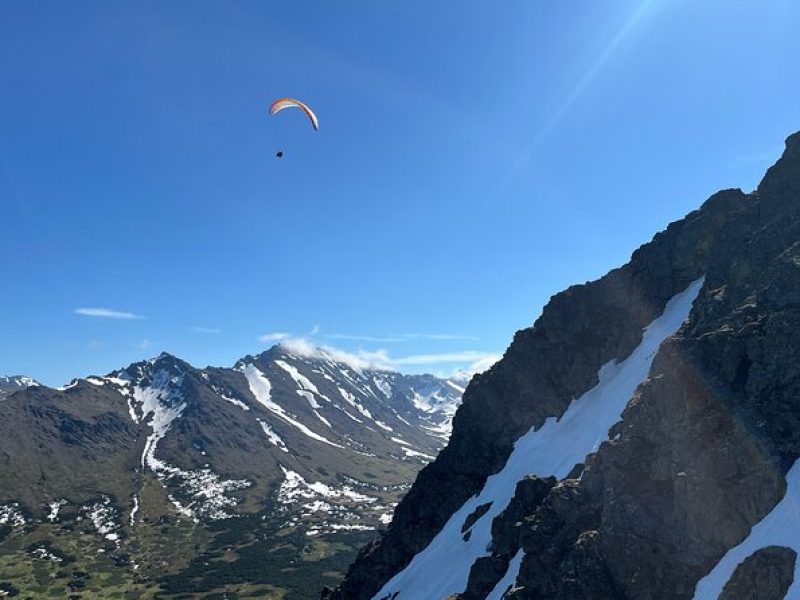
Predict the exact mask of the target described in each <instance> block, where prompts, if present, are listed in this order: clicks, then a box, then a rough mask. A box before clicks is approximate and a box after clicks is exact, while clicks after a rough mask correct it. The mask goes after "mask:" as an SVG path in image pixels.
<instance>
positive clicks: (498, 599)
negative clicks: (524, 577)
mask: <svg viewBox="0 0 800 600" xmlns="http://www.w3.org/2000/svg"><path fill="white" fill-rule="evenodd" d="M524 556H525V552H523V550H522V548H520V549H519V550H518V551H517V553H516V554H515V555H514V558H512V559H511V562H510V563H508V570H507V571H506V574H505V575H503V578H502V579H501V580H500V581H498V582H497V585H496V586H494V589H493V590H492V591H491V592H489V595H488V596H486V600H502V598H503V596H504V595H505V593H506V592H507V591H508V588H510V587H511V586H512V585H514V584H515V583H517V577H518V576H519V568H520V566H522V558H523V557H524Z"/></svg>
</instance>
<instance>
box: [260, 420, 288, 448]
mask: <svg viewBox="0 0 800 600" xmlns="http://www.w3.org/2000/svg"><path fill="white" fill-rule="evenodd" d="M256 421H258V423H259V425H261V429H263V430H264V434H265V435H266V436H267V439H268V440H269V441H270V443H271V444H273V445H275V446H277V447H278V448H280V449H281V450H283V451H284V452H289V449H288V448H287V447H286V443H285V442H284V441H283V440H282V439H281V436H279V435H278V434H277V433H275V431H274V430H273V429H272V427H270V426H269V423H267V422H266V421H262V420H261V419H256Z"/></svg>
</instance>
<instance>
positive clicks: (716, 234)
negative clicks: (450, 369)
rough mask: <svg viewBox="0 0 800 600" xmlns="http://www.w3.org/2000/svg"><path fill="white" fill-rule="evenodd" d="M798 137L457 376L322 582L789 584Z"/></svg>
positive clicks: (399, 590) (799, 307)
mask: <svg viewBox="0 0 800 600" xmlns="http://www.w3.org/2000/svg"><path fill="white" fill-rule="evenodd" d="M798 357H800V133H798V134H795V135H793V136H791V137H789V138H788V139H787V142H786V150H785V152H784V154H783V156H782V157H781V159H780V160H779V161H778V162H777V163H776V164H775V165H774V166H773V167H771V168H770V169H769V170H768V172H767V174H766V175H765V177H764V179H763V180H762V182H761V183H760V185H759V186H758V189H757V190H755V191H754V192H752V193H749V194H745V193H743V192H742V191H741V190H725V191H722V192H719V193H717V194H715V195H714V196H712V197H711V198H709V199H708V200H707V201H706V202H705V203H704V204H703V205H702V207H701V208H700V209H698V210H696V211H694V212H692V213H690V214H689V215H687V216H686V217H685V218H684V219H682V220H680V221H677V222H675V223H672V224H670V225H669V227H668V228H667V229H666V230H665V231H663V232H660V233H658V234H657V235H656V236H655V238H654V239H653V240H652V241H651V242H650V243H648V244H645V245H644V246H642V247H641V248H639V249H638V250H636V252H634V253H633V256H632V257H631V260H630V262H628V263H627V264H626V265H624V266H623V267H621V268H619V269H614V270H613V271H611V272H609V273H608V274H607V275H605V276H604V277H602V278H600V279H599V280H597V281H593V282H590V283H586V284H584V285H576V286H573V287H571V288H569V289H567V290H566V291H564V292H562V293H560V294H557V295H556V296H554V297H553V298H552V299H551V300H550V302H549V303H548V304H547V306H546V307H545V308H544V311H543V313H542V315H541V316H540V317H539V318H538V319H537V320H536V322H535V324H534V325H533V327H531V328H528V329H525V330H522V331H519V332H517V334H516V335H515V336H514V340H513V342H512V343H511V345H510V346H509V348H508V350H507V351H506V353H505V355H504V357H503V358H502V360H500V361H499V362H498V363H496V364H495V365H494V366H493V367H492V368H491V369H490V370H489V371H487V372H485V373H482V374H481V375H479V376H477V377H476V378H474V379H473V380H472V381H471V383H470V385H469V387H468V388H467V390H466V392H465V395H464V402H463V404H462V405H461V407H460V408H459V409H458V412H457V413H456V416H455V420H454V428H453V435H452V436H451V438H450V441H449V443H448V445H447V447H446V448H445V449H443V450H442V452H441V453H439V455H438V456H437V459H436V460H435V461H434V462H432V463H431V464H430V465H428V466H427V467H426V468H425V469H423V470H422V471H421V472H420V474H419V476H418V477H417V479H416V481H415V483H414V485H413V487H412V489H411V490H410V491H409V493H408V494H407V495H406V496H405V497H404V499H403V500H402V501H401V503H400V505H399V506H398V507H397V509H396V511H395V514H394V518H393V521H392V523H391V524H390V526H389V527H388V528H387V530H385V531H384V532H382V533H381V534H380V535H379V536H377V538H376V539H374V540H373V541H372V542H371V543H370V544H369V545H367V546H365V548H363V549H362V551H361V553H360V554H359V557H358V559H357V560H356V562H355V563H354V564H353V565H352V566H351V568H350V569H349V571H348V575H347V577H346V578H345V580H344V581H343V582H342V584H341V585H340V586H339V587H338V588H337V589H334V590H327V591H326V592H325V594H324V597H325V598H327V599H329V600H366V599H369V598H374V599H377V600H385V599H387V598H391V599H392V600H416V599H418V598H425V599H426V600H427V599H430V600H441V599H442V598H445V597H447V598H463V599H464V600H467V599H469V600H478V599H485V598H488V599H490V600H500V599H501V598H505V599H511V598H515V599H517V598H518V599H523V598H537V599H551V600H581V599H600V598H602V599H618V600H623V599H642V600H646V599H653V598H674V599H687V600H688V599H690V598H696V599H698V600H705V599H711V598H714V599H716V598H723V599H728V598H776V599H778V598H784V597H786V598H797V597H800V576H798V573H800V571H798V566H797V553H798V552H800V533H798V532H800V511H798V498H800V492H798V485H797V483H798V480H800V479H799V478H800V461H798V458H800V418H799V417H798V415H800V362H799V361H798Z"/></svg>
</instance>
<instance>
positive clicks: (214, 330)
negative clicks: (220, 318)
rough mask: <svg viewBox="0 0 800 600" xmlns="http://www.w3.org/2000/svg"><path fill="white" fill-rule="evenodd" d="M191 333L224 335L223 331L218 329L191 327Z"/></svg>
mask: <svg viewBox="0 0 800 600" xmlns="http://www.w3.org/2000/svg"><path fill="white" fill-rule="evenodd" d="M189 331H194V332H195V333H222V329H219V328H217V327H189Z"/></svg>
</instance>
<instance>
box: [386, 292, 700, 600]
mask: <svg viewBox="0 0 800 600" xmlns="http://www.w3.org/2000/svg"><path fill="white" fill-rule="evenodd" d="M703 281H704V278H700V279H698V280H696V281H694V282H693V283H692V284H691V285H689V287H688V288H687V289H686V290H684V291H683V292H681V293H680V294H677V295H676V296H675V297H673V298H672V299H671V300H670V301H669V302H668V303H667V305H666V307H665V308H664V312H663V314H662V315H661V316H660V317H658V318H657V319H655V320H654V321H653V322H652V323H650V325H648V326H647V327H646V328H645V330H644V333H643V335H642V341H641V342H640V344H639V346H638V347H637V348H636V349H635V350H634V351H633V352H632V353H631V354H630V356H629V357H628V358H626V359H625V360H624V361H623V362H621V363H619V364H617V363H615V362H613V361H610V362H608V363H606V364H605V365H603V366H602V367H601V368H600V372H599V375H598V379H599V381H598V383H597V385H596V386H595V387H593V388H592V389H590V390H589V391H587V392H586V393H585V394H583V395H582V396H581V397H580V398H578V399H577V400H573V401H572V403H571V404H570V405H569V407H568V408H567V410H566V412H565V413H564V414H563V416H562V417H561V418H559V419H557V418H555V417H550V418H548V419H547V420H546V421H545V423H544V424H543V425H542V426H541V427H540V428H539V429H537V430H534V429H531V430H530V431H528V433H526V434H525V435H523V436H522V437H520V438H519V439H518V440H517V441H516V443H515V444H514V450H513V451H512V453H511V455H510V456H509V458H508V461H507V462H506V465H505V466H504V467H503V469H502V470H501V471H500V472H498V473H496V474H494V475H492V476H491V477H489V478H488V479H487V480H486V484H485V485H484V487H483V489H482V490H481V492H480V493H479V494H477V495H476V496H473V497H472V498H470V499H469V500H467V502H465V503H464V505H463V506H462V507H461V508H460V509H459V510H458V511H456V512H455V513H454V514H453V515H452V516H451V517H450V519H449V521H448V522H447V523H446V524H445V526H444V527H443V528H442V530H441V531H440V532H439V533H438V534H437V535H436V537H435V538H434V539H433V540H432V541H431V543H430V544H429V545H428V546H427V548H425V549H424V550H423V551H422V552H420V553H418V554H417V555H416V556H415V557H414V558H413V560H412V561H411V563H410V564H409V565H408V566H407V567H406V568H405V569H404V570H402V571H400V572H399V573H398V574H397V575H395V576H394V577H393V578H392V579H391V580H390V581H389V582H387V583H386V585H384V587H383V588H382V589H381V590H380V591H379V592H378V593H377V594H376V595H375V599H380V598H386V597H390V598H394V594H398V596H397V597H398V599H400V600H403V599H407V600H416V599H417V598H446V597H447V596H449V595H451V594H455V593H460V592H463V591H464V590H465V589H466V586H467V579H468V577H469V571H470V568H471V567H472V565H473V563H474V562H475V561H476V560H477V559H478V558H480V557H482V556H487V555H488V554H489V552H488V551H487V548H488V547H489V544H490V542H491V539H492V533H491V525H492V521H493V520H494V518H495V517H496V516H498V515H499V514H500V513H502V512H503V511H504V510H505V508H506V507H507V506H508V503H509V502H510V501H511V498H512V497H513V495H514V490H515V488H516V485H517V482H519V481H520V480H521V479H523V478H524V477H525V476H526V475H529V474H534V475H539V476H541V477H548V476H551V475H552V476H555V477H557V478H558V479H563V478H564V477H566V476H567V474H568V473H569V472H570V470H572V468H573V467H574V466H575V465H576V464H578V463H582V462H584V461H585V459H586V456H587V455H588V454H590V453H592V452H594V451H596V450H597V448H598V447H599V445H600V444H601V442H603V441H605V440H607V439H608V430H609V429H610V428H611V427H612V426H613V425H614V424H615V423H616V422H618V421H619V420H620V418H621V416H622V412H623V410H624V409H625V407H626V406H627V404H628V401H629V400H630V399H631V396H632V395H633V393H634V392H635V391H636V388H637V387H639V385H640V384H641V383H642V382H643V381H644V380H645V379H646V378H647V375H648V373H649V372H650V366H651V365H652V362H653V359H654V357H655V355H656V352H657V351H658V349H659V347H660V346H661V344H662V342H663V341H664V340H666V339H667V338H668V337H669V336H671V335H673V334H674V333H675V332H677V331H678V329H679V328H680V326H681V325H682V324H683V323H684V321H686V319H687V318H688V316H689V312H690V310H691V308H692V303H693V302H694V300H695V298H696V297H697V295H698V293H699V292H700V289H701V287H702V285H703ZM487 503H491V507H490V508H489V510H488V511H487V512H486V513H485V514H484V515H483V516H482V517H481V518H480V519H478V520H477V521H476V522H475V524H473V526H472V527H471V528H470V531H471V535H470V536H468V540H466V541H465V540H464V538H463V535H462V532H461V527H462V525H463V523H464V521H465V519H466V518H467V516H468V515H470V514H471V513H472V512H473V511H475V509H476V508H477V507H478V506H480V505H482V504H487ZM516 558H519V560H520V561H521V560H522V557H521V554H518V555H517V557H515V559H516ZM512 566H513V565H512ZM507 576H508V574H507ZM514 579H516V577H515V578H514ZM513 583H514V582H513V581H511V582H509V583H508V585H511V584H513ZM506 587H507V586H506ZM501 591H502V592H504V591H505V590H501ZM493 593H494V592H493Z"/></svg>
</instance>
